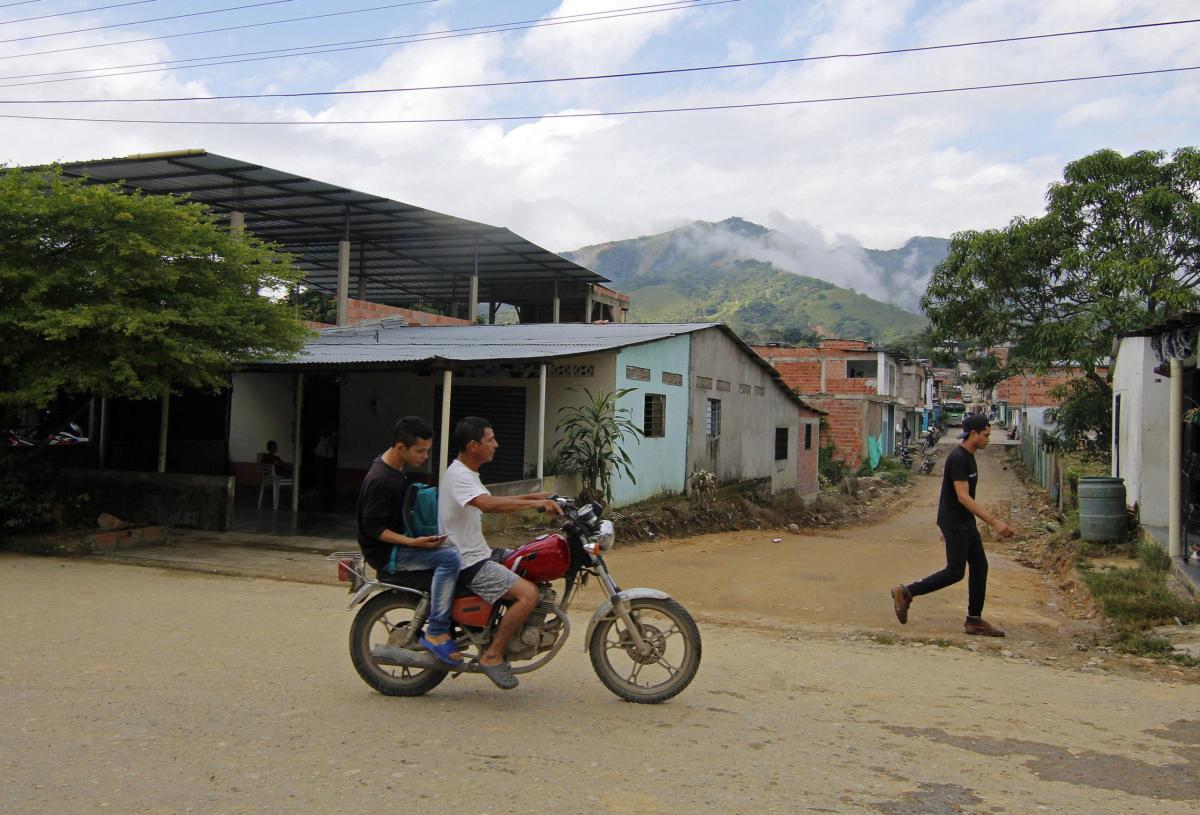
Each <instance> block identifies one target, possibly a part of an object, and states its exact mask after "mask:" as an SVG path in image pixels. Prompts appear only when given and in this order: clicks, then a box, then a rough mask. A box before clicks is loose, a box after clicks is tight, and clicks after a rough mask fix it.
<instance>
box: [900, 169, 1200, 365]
mask: <svg viewBox="0 0 1200 815" xmlns="http://www.w3.org/2000/svg"><path fill="white" fill-rule="evenodd" d="M1198 192H1200V151H1198V150H1197V149H1196V148H1193V147H1187V148H1181V149H1179V150H1177V151H1175V153H1174V154H1173V155H1172V156H1171V158H1170V159H1169V160H1168V159H1167V158H1166V154H1165V153H1162V152H1154V151H1142V152H1138V153H1133V154H1132V155H1129V156H1122V155H1121V154H1119V153H1117V152H1115V151H1113V150H1101V151H1099V152H1097V153H1093V154H1092V155H1090V156H1086V157H1084V158H1082V159H1080V160H1078V161H1075V162H1072V163H1071V164H1068V165H1067V167H1066V168H1065V170H1064V172H1063V181H1062V182H1061V183H1056V184H1053V185H1051V187H1050V189H1049V191H1048V193H1047V207H1046V213H1045V215H1043V216H1041V217H1038V218H1016V219H1014V220H1013V221H1012V222H1011V223H1010V224H1009V225H1008V226H1007V227H1005V228H1003V229H993V230H984V231H978V232H976V231H968V232H960V233H958V234H956V235H955V236H954V237H953V239H952V240H951V243H950V250H949V256H948V257H947V258H946V260H945V261H943V262H942V263H941V264H940V265H939V266H938V267H937V268H936V269H935V270H934V273H933V277H932V278H931V280H930V282H929V287H928V289H927V290H926V292H925V296H924V297H923V298H922V301H921V304H922V306H923V307H924V309H925V311H926V314H928V316H929V318H930V320H931V321H932V324H933V327H934V336H935V338H936V340H937V341H938V342H946V341H949V342H954V343H959V344H961V345H962V346H963V347H965V348H966V349H967V350H968V352H969V353H982V351H983V350H984V349H986V348H988V347H990V346H996V345H1005V344H1007V345H1009V346H1010V349H1009V356H1008V365H1007V373H1008V374H1010V375H1011V374H1014V373H1020V372H1026V371H1032V372H1034V373H1038V374H1040V373H1044V372H1045V371H1046V370H1047V369H1049V368H1052V367H1056V366H1078V367H1079V368H1081V369H1082V370H1083V372H1084V374H1085V375H1086V376H1087V377H1088V378H1089V380H1091V381H1092V382H1093V383H1094V384H1095V385H1096V386H1097V387H1100V388H1102V389H1107V387H1108V386H1107V383H1105V382H1104V379H1103V377H1101V376H1100V375H1099V374H1098V373H1097V370H1096V369H1097V367H1099V366H1100V365H1101V364H1102V362H1103V361H1104V359H1105V358H1106V357H1107V356H1108V355H1109V354H1110V353H1111V348H1112V341H1113V339H1114V337H1115V336H1116V335H1117V334H1119V333H1121V332H1123V331H1128V330H1131V329H1136V328H1141V327H1144V326H1146V325H1148V324H1150V323H1153V322H1156V321H1158V320H1161V319H1164V318H1165V317H1167V316H1169V315H1171V314H1173V313H1174V312H1177V311H1180V310H1183V309H1187V308H1191V307H1194V306H1195V305H1196V304H1197V302H1198V301H1197V296H1196V293H1195V290H1194V287H1195V285H1196V283H1197V282H1200V203H1198V202H1197V194H1198Z"/></svg>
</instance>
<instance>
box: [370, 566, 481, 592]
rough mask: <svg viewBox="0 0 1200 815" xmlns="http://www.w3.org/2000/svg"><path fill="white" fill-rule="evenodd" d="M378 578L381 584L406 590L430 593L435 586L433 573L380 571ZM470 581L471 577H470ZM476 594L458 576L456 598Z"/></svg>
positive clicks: (460, 576)
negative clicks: (431, 587) (401, 587)
mask: <svg viewBox="0 0 1200 815" xmlns="http://www.w3.org/2000/svg"><path fill="white" fill-rule="evenodd" d="M375 576H376V578H377V579H378V580H379V582H380V583H390V584H391V585H393V586H403V587H404V588H406V589H415V590H416V591H423V592H426V593H428V592H429V588H430V586H432V585H433V572H431V571H412V570H404V571H399V572H389V571H387V570H386V569H380V570H379V571H378V572H376V573H375ZM468 579H469V576H468ZM474 593H475V592H473V591H471V590H470V589H469V588H467V586H466V584H465V582H464V580H463V575H461V574H460V575H459V576H458V582H457V583H455V585H454V596H455V597H470V596H471V595H473V594H474Z"/></svg>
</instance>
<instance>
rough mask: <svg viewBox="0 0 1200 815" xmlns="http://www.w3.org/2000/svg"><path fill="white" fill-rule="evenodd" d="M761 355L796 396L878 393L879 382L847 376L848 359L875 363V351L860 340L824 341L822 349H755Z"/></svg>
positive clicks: (772, 346)
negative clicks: (823, 373)
mask: <svg viewBox="0 0 1200 815" xmlns="http://www.w3.org/2000/svg"><path fill="white" fill-rule="evenodd" d="M753 347H754V350H755V351H756V352H758V355H759V356H761V357H762V358H763V359H765V360H766V361H767V362H769V363H771V366H772V367H773V368H775V369H776V370H777V371H779V373H780V375H781V376H782V377H783V381H784V382H785V383H787V386H788V387H789V388H791V389H793V390H795V391H796V392H797V393H799V394H801V395H802V396H803V395H804V394H810V393H846V394H859V395H864V396H874V395H875V394H877V393H878V392H879V388H878V385H879V381H878V380H877V379H874V378H872V379H864V378H854V379H851V378H849V377H847V376H846V362H847V360H862V361H864V362H875V361H877V357H876V355H875V352H873V351H871V350H870V347H869V345H868V344H867V343H865V342H862V341H860V340H821V347H820V348H782V347H779V346H774V345H756V346H753ZM822 360H823V361H824V365H825V386H824V387H823V388H822V387H821V364H822Z"/></svg>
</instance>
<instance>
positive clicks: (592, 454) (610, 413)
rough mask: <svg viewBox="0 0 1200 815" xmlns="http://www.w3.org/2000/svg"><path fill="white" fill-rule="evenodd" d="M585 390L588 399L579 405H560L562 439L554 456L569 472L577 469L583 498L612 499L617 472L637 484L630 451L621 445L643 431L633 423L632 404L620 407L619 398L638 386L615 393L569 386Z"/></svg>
mask: <svg viewBox="0 0 1200 815" xmlns="http://www.w3.org/2000/svg"><path fill="white" fill-rule="evenodd" d="M568 390H573V391H574V390H577V391H579V392H581V393H583V395H584V397H585V401H584V402H583V404H579V405H568V406H567V407H563V408H559V412H560V413H563V414H565V415H564V416H563V418H562V419H561V420H560V421H559V423H558V430H559V432H561V433H562V434H563V438H562V440H561V441H560V442H559V443H558V444H556V445H555V446H554V450H553V451H552V456H553V457H554V458H555V459H556V460H557V461H558V462H560V466H561V467H562V468H563V469H564V470H565V471H566V472H569V473H575V474H577V475H578V476H579V477H580V480H581V481H582V482H583V492H582V493H581V494H580V496H579V497H580V499H581V500H590V499H592V498H603V499H604V500H605V501H607V502H611V501H612V479H613V476H619V475H624V476H625V477H626V478H628V479H629V480H630V482H632V483H634V484H636V483H637V479H636V478H635V477H634V474H633V468H632V466H631V462H630V460H629V454H628V453H626V452H625V451H624V450H623V449H622V448H621V440H622V439H623V438H624V437H625V436H626V435H627V434H628V435H630V436H632V437H633V438H634V439H635V440H636V439H638V438H640V437H641V435H642V431H641V429H639V428H638V426H637V425H636V424H634V423H633V417H632V414H631V412H630V411H629V409H628V408H621V409H620V410H618V409H617V400H619V399H620V398H621V397H622V396H624V395H625V394H627V393H630V392H632V391H633V390H635V389H634V388H620V389H618V390H616V391H614V392H613V393H604V392H598V393H596V394H595V395H593V394H592V392H591V391H589V390H588V389H587V388H579V389H577V388H574V387H572V388H568Z"/></svg>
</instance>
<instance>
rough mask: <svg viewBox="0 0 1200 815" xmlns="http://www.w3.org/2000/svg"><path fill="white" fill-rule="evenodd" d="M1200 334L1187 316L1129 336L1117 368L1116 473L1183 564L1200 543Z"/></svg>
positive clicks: (1194, 317) (1195, 318)
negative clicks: (1199, 358) (1199, 348)
mask: <svg viewBox="0 0 1200 815" xmlns="http://www.w3.org/2000/svg"><path fill="white" fill-rule="evenodd" d="M1198 330H1200V314H1197V313H1187V314H1182V315H1180V316H1179V317H1177V318H1175V319H1173V320H1169V321H1166V322H1163V323H1159V324H1157V325H1154V326H1150V327H1149V328H1146V329H1144V330H1141V331H1136V332H1132V333H1129V334H1125V335H1123V336H1121V337H1120V339H1119V341H1118V344H1117V354H1116V358H1115V360H1114V361H1113V367H1112V379H1111V381H1112V388H1113V427H1112V434H1113V435H1112V445H1113V450H1112V474H1113V475H1114V476H1117V477H1119V478H1122V479H1124V481H1125V490H1126V501H1127V503H1128V504H1129V505H1130V506H1131V507H1132V506H1136V507H1137V509H1138V513H1139V520H1140V521H1141V525H1142V529H1143V530H1145V531H1146V532H1148V533H1149V534H1151V535H1152V536H1153V537H1154V538H1155V539H1156V540H1158V541H1160V542H1161V543H1163V544H1164V545H1165V546H1166V547H1167V548H1168V551H1169V552H1170V554H1171V555H1172V556H1176V557H1178V556H1180V555H1182V554H1183V553H1184V552H1186V551H1187V550H1188V549H1187V548H1188V547H1194V546H1195V545H1196V544H1197V542H1200V411H1197V410H1196V409H1197V407H1198V406H1200V373H1198V372H1197V367H1196V345H1197V331H1198ZM1192 569H1193V571H1196V572H1197V574H1198V575H1200V571H1197V570H1196V567H1195V566H1194V565H1193V567H1192Z"/></svg>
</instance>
